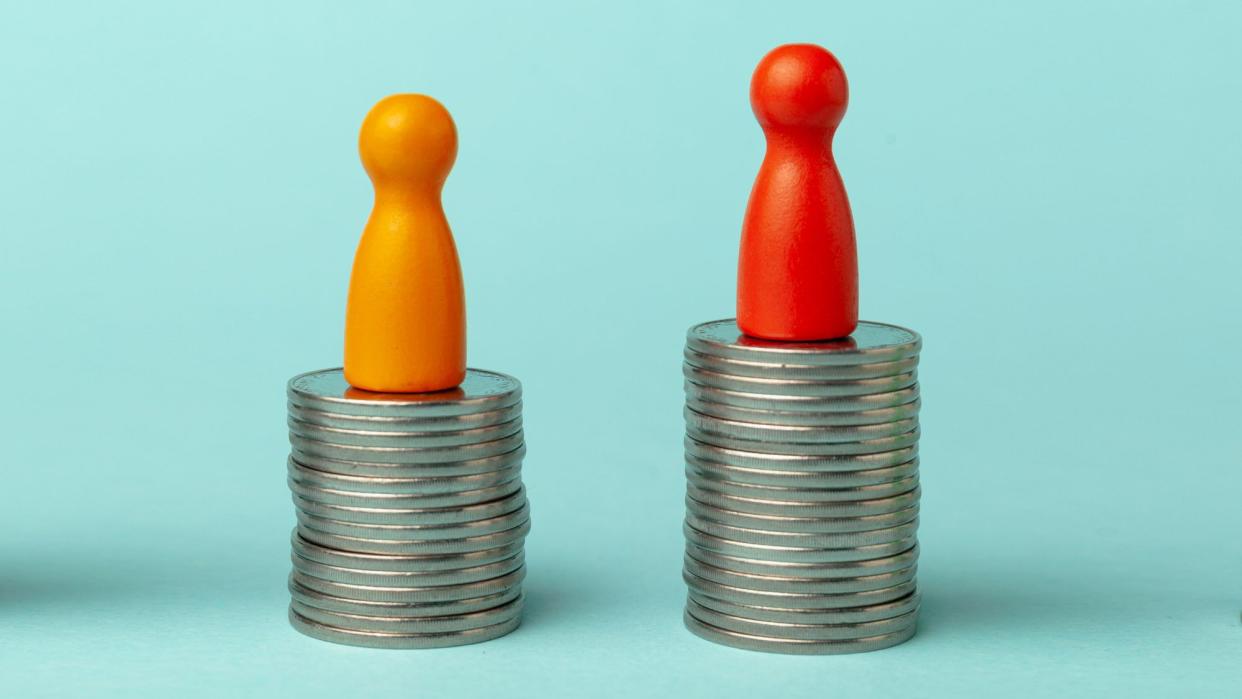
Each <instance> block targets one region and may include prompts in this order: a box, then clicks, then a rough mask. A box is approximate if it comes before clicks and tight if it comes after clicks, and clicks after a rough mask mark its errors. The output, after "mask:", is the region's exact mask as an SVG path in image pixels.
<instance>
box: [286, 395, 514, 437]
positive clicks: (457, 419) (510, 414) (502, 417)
mask: <svg viewBox="0 0 1242 699" xmlns="http://www.w3.org/2000/svg"><path fill="white" fill-rule="evenodd" d="M289 416H290V417H292V418H295V419H296V420H298V421H299V422H304V423H308V424H311V425H319V426H320V427H335V428H338V429H345V430H360V431H363V432H397V433H406V432H461V431H463V430H471V429H477V428H479V427H489V426H491V425H499V424H501V423H505V422H510V421H512V420H516V419H517V418H519V417H521V416H522V404H521V403H520V402H519V403H514V404H512V405H508V406H505V407H503V408H500V409H497V410H488V411H485V412H481V413H468V414H466V415H450V416H447V417H385V416H379V415H369V416H363V415H345V414H342V413H334V412H329V411H324V410H315V409H314V408H304V407H302V406H300V405H298V404H296V403H290V404H289Z"/></svg>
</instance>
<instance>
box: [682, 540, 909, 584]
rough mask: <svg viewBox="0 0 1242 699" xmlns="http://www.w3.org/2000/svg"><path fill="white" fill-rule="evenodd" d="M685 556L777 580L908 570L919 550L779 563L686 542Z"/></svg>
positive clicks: (727, 568) (839, 576)
mask: <svg viewBox="0 0 1242 699" xmlns="http://www.w3.org/2000/svg"><path fill="white" fill-rule="evenodd" d="M686 555H688V556H690V557H691V558H694V559H695V560H697V561H699V562H701V563H703V564H705V565H710V566H715V567H716V568H722V569H724V570H729V571H734V572H739V573H753V574H755V575H765V576H770V577H777V578H815V579H822V578H861V577H866V576H868V575H875V574H878V573H891V572H893V571H897V570H902V569H905V568H909V567H910V566H912V565H914V564H915V563H917V562H918V560H919V549H918V546H914V547H911V548H909V549H907V550H905V551H902V552H901V553H899V554H896V555H893V556H888V557H886V558H874V559H867V560H865V561H844V562H838V563H783V562H779V561H769V560H764V559H759V558H743V557H740V556H728V555H724V554H721V553H717V552H715V551H712V550H711V549H707V548H703V547H702V546H699V545H697V544H694V543H691V542H686Z"/></svg>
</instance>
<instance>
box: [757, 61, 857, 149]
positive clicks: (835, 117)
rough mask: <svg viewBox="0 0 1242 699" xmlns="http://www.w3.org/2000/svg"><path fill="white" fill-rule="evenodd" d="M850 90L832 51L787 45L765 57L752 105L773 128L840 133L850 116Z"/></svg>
mask: <svg viewBox="0 0 1242 699" xmlns="http://www.w3.org/2000/svg"><path fill="white" fill-rule="evenodd" d="M848 101H849V85H848V83H846V80H845V71H844V70H842V68H841V64H840V63H839V62H838V61H837V59H836V56H833V55H832V54H831V53H829V52H828V50H827V49H825V48H822V47H820V46H816V45H814V44H786V45H784V46H779V47H777V48H775V49H773V50H772V51H770V52H769V53H768V55H766V56H764V57H763V60H761V61H759V65H758V67H756V68H755V73H754V76H753V77H752V78H751V81H750V105H751V108H752V109H753V110H754V112H755V117H756V118H757V119H758V120H759V124H760V125H761V126H763V127H764V128H765V129H767V128H781V127H786V128H792V127H811V128H821V129H828V130H831V129H834V128H836V126H837V124H839V123H840V122H841V117H843V116H845V105H846V103H847V102H848Z"/></svg>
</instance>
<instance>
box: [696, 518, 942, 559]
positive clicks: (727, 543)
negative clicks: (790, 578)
mask: <svg viewBox="0 0 1242 699" xmlns="http://www.w3.org/2000/svg"><path fill="white" fill-rule="evenodd" d="M682 531H683V532H684V533H685V535H686V541H687V542H688V543H690V544H692V545H694V546H697V547H699V548H703V549H707V550H709V551H715V552H716V553H719V554H722V555H725V556H737V557H740V558H751V559H757V560H764V561H773V562H779V563H841V562H847V561H866V560H872V559H876V558H885V557H888V556H895V555H897V554H899V553H901V552H903V551H907V550H909V549H910V548H911V547H913V546H914V545H915V544H916V543H917V540H916V538H915V535H914V533H913V532H911V533H910V535H909V536H906V537H904V538H898V539H894V540H893V541H886V542H883V543H878V544H863V545H860V546H854V547H846V548H824V547H814V546H790V545H781V544H762V543H760V544H755V543H748V542H745V541H737V540H734V539H729V538H725V537H719V536H714V535H712V534H708V533H706V532H702V531H699V530H698V529H695V528H694V527H692V526H690V525H689V524H684V525H682Z"/></svg>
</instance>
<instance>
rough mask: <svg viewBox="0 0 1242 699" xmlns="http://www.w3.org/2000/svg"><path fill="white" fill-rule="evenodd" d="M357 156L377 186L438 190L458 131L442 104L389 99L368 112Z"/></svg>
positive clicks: (453, 153) (404, 97)
mask: <svg viewBox="0 0 1242 699" xmlns="http://www.w3.org/2000/svg"><path fill="white" fill-rule="evenodd" d="M358 151H359V153H360V154H361V155H362V166H363V167H364V168H366V171H367V174H368V175H370V176H371V180H372V181H373V182H375V183H376V185H382V184H388V183H392V184H400V185H404V186H407V187H413V188H431V189H433V190H435V191H439V189H440V187H442V186H443V185H444V180H445V179H446V178H448V174H449V170H451V169H452V168H453V161H454V160H456V158H457V127H456V126H455V125H454V124H453V117H452V116H450V115H449V113H448V110H447V109H445V108H444V105H442V104H440V103H439V102H437V101H436V100H434V99H432V98H431V97H428V96H427V95H413V94H402V95H390V96H388V97H385V98H384V99H382V100H380V101H379V102H377V103H376V105H375V106H374V107H372V108H371V111H370V112H368V113H367V116H366V119H364V120H363V122H362V131H361V133H359V135H358Z"/></svg>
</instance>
